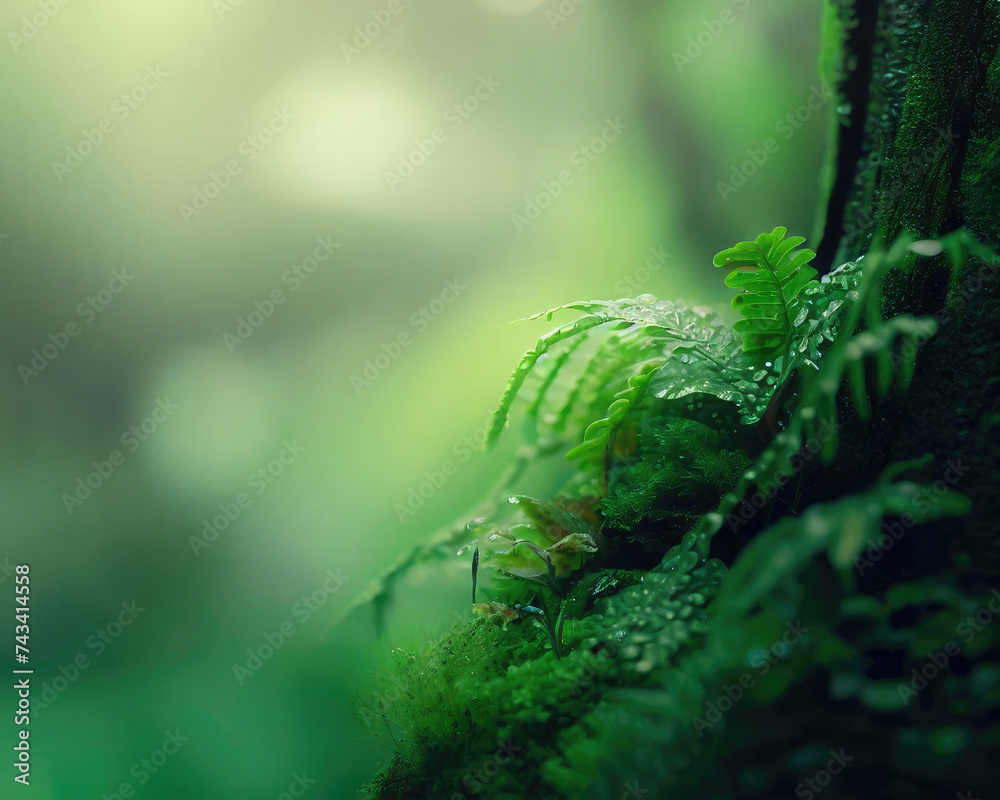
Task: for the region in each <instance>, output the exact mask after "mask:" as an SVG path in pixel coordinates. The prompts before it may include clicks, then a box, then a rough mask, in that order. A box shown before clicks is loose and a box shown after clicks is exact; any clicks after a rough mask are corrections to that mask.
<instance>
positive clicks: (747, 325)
mask: <svg viewBox="0 0 1000 800" xmlns="http://www.w3.org/2000/svg"><path fill="white" fill-rule="evenodd" d="M786 233H787V229H786V228H783V227H781V226H779V227H777V228H775V229H774V230H773V231H771V232H770V233H762V234H761V235H760V236H758V237H757V238H756V240H754V241H752V242H739V243H738V244H737V245H736V246H735V247H730V248H729V249H728V250H723V251H722V252H720V253H718V254H716V256H715V258H714V259H712V263H713V264H714V265H715V266H716V267H734V268H735V269H733V270H732V271H731V272H730V273H729V274H728V275H727V276H726V286H729V287H731V288H733V289H742V290H743V291H742V292H741V293H740V294H738V295H736V297H734V298H733V308H734V309H735V310H737V311H739V312H740V313H741V314H742V316H743V319H741V320H739V321H738V322H737V323H736V324H735V325H734V326H733V328H734V330H736V331H737V332H738V333H740V334H741V335H742V337H743V350H744V351H745V352H747V353H754V354H757V355H760V356H762V357H766V356H777V355H780V354H781V353H783V352H784V350H785V347H786V344H787V341H788V338H789V332H790V330H791V327H792V320H793V319H794V316H795V311H794V308H795V306H794V301H795V298H796V297H797V296H798V294H799V292H801V291H802V290H803V289H804V288H805V287H806V285H808V284H809V282H810V281H813V279H814V278H815V276H816V274H817V273H816V270H814V269H813V268H812V267H810V266H808V262H809V260H810V259H812V258H813V257H814V256H815V255H816V254H815V253H814V252H813V251H812V250H806V249H803V250H796V249H795V247H796V246H798V245H800V244H802V242H804V241H805V237H803V236H791V237H789V238H787V239H786V238H785V234H786Z"/></svg>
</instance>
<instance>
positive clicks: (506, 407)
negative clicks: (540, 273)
mask: <svg viewBox="0 0 1000 800" xmlns="http://www.w3.org/2000/svg"><path fill="white" fill-rule="evenodd" d="M611 321H612V320H610V319H608V318H607V317H599V316H594V315H589V316H586V317H580V319H578V320H576V321H575V322H571V323H569V324H567V325H560V326H559V327H558V328H556V329H555V330H554V331H550V332H549V333H547V334H545V335H544V336H543V337H541V338H540V339H539V340H538V343H537V344H536V345H535V349H534V350H529V351H528V352H527V353H525V354H524V356H523V357H522V358H521V361H520V362H519V363H518V365H517V367H516V368H515V369H514V373H513V374H512V375H511V376H510V380H508V381H507V388H506V389H505V390H504V393H503V397H501V398H500V405H499V407H498V408H497V410H496V411H495V412H493V418H492V420H491V421H490V428H489V431H488V432H487V434H486V441H485V442H484V443H483V450H484V451H486V452H488V451H490V450H492V449H493V447H494V446H495V445H496V443H497V439H499V438H500V433H501V432H502V431H503V429H504V428H505V427H506V426H507V417H508V414H509V413H510V407H511V405H512V404H513V403H514V398H515V397H517V393H518V392H519V391H520V389H521V386H522V385H523V384H524V380H525V378H527V377H528V373H530V372H531V370H532V369H533V368H534V366H535V364H536V363H538V359H539V358H541V357H542V356H543V355H544V354H545V353H547V352H548V351H549V349H550V348H551V347H553V346H554V345H556V344H558V343H559V342H561V341H563V340H564V339H569V338H570V337H571V336H578V335H580V334H582V333H584V332H586V331H588V330H590V329H591V328H596V327H597V326H598V325H603V324H605V323H606V322H611Z"/></svg>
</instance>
